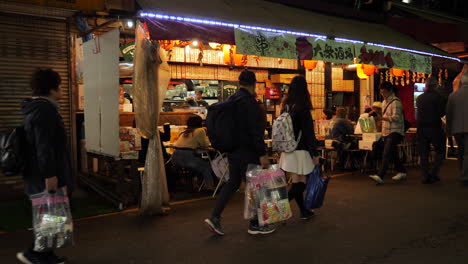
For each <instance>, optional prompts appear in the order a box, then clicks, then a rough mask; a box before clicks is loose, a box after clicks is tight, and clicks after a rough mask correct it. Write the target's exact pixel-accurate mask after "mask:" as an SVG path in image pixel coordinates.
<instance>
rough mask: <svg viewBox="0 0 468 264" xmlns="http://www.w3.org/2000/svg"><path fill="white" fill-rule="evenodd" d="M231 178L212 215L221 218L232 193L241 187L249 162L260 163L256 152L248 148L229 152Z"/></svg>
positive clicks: (225, 185) (217, 200)
mask: <svg viewBox="0 0 468 264" xmlns="http://www.w3.org/2000/svg"><path fill="white" fill-rule="evenodd" d="M228 160H229V180H228V181H227V182H226V183H225V184H224V186H223V188H222V190H221V192H220V194H219V196H218V198H217V199H216V205H215V207H214V209H213V212H212V214H211V216H212V217H213V218H220V217H221V214H222V213H223V211H224V208H225V207H226V205H227V203H228V202H229V200H230V199H231V197H232V195H233V194H234V193H235V192H236V191H237V190H238V189H239V187H240V184H241V182H242V180H243V179H245V174H246V172H247V167H248V165H249V164H259V163H260V160H259V157H258V155H257V154H256V153H254V152H252V151H248V150H237V151H234V152H231V153H228Z"/></svg>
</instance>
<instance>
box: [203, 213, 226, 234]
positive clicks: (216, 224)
mask: <svg viewBox="0 0 468 264" xmlns="http://www.w3.org/2000/svg"><path fill="white" fill-rule="evenodd" d="M205 224H206V225H207V226H208V228H209V229H210V231H211V232H212V233H213V234H215V235H218V236H224V231H223V228H222V227H221V221H220V220H219V219H216V218H213V217H210V218H207V219H205Z"/></svg>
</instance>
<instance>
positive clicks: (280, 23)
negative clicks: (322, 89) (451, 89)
mask: <svg viewBox="0 0 468 264" xmlns="http://www.w3.org/2000/svg"><path fill="white" fill-rule="evenodd" d="M137 2H138V3H139V4H140V6H141V7H142V9H143V11H144V12H145V13H146V15H148V14H149V13H148V12H151V15H153V16H146V17H148V18H149V19H150V20H151V21H153V23H152V24H153V25H152V26H153V27H152V28H151V27H150V31H152V29H154V30H156V28H157V27H156V25H157V23H159V22H158V21H162V20H169V21H170V22H171V23H172V24H167V23H164V24H165V25H166V28H165V29H164V28H163V30H161V28H159V29H158V31H157V34H159V35H161V37H162V39H164V36H162V35H164V34H169V32H171V33H170V37H171V39H181V38H182V39H183V38H194V37H200V36H202V35H203V34H204V33H206V32H208V31H209V30H207V29H210V28H216V29H218V30H217V31H211V33H210V34H208V36H207V35H205V39H206V40H210V41H216V40H217V36H216V34H222V35H224V39H225V40H226V41H229V42H233V37H234V30H233V28H232V27H231V28H230V27H229V26H227V27H226V26H225V25H224V26H222V25H219V24H220V23H218V24H215V23H212V24H209V23H208V22H207V21H205V24H203V23H196V22H195V23H194V21H193V19H198V20H209V21H211V22H212V21H216V22H221V23H226V24H230V25H232V24H237V25H248V26H255V27H262V28H263V29H269V28H272V29H280V30H286V31H294V32H304V33H305V34H306V33H307V34H315V35H318V36H323V37H334V38H335V39H336V40H351V41H363V42H366V43H369V44H382V45H387V46H389V48H392V47H395V48H400V49H408V50H407V51H409V52H417V53H420V54H423V55H433V56H442V57H446V58H453V57H454V56H452V55H451V54H449V53H446V52H444V51H442V50H439V49H437V48H435V47H432V46H430V45H426V44H424V43H421V42H418V41H416V40H414V39H413V38H411V37H409V36H407V35H404V34H402V33H399V32H397V31H395V30H393V29H391V28H389V27H387V26H385V25H381V24H373V23H368V22H360V21H356V20H351V19H346V18H339V17H334V16H327V15H323V14H319V13H315V12H311V11H307V10H302V9H296V8H293V7H288V6H284V5H281V4H275V3H271V2H265V1H261V0H238V1H235V2H231V1H223V0H205V1H199V2H196V3H192V4H190V5H189V4H187V1H184V0H171V1H153V0H137ZM155 14H158V15H167V16H168V17H165V18H163V17H161V16H159V17H158V16H154V15H155ZM187 18H188V20H187ZM160 19H162V20H160ZM199 22H200V21H199ZM195 24H198V25H199V26H198V28H197V30H179V31H173V30H170V29H172V28H174V27H177V26H181V25H195ZM167 25H169V26H167ZM179 28H181V27H179ZM166 39H167V38H166Z"/></svg>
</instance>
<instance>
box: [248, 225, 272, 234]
mask: <svg viewBox="0 0 468 264" xmlns="http://www.w3.org/2000/svg"><path fill="white" fill-rule="evenodd" d="M275 230H276V229H275V228H274V227H273V226H272V225H266V226H259V225H253V224H250V227H249V230H247V233H249V234H251V235H267V234H271V233H273V232H275Z"/></svg>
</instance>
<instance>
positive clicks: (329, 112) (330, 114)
mask: <svg viewBox="0 0 468 264" xmlns="http://www.w3.org/2000/svg"><path fill="white" fill-rule="evenodd" d="M323 113H324V114H325V115H326V116H327V120H330V119H332V118H333V110H331V109H323Z"/></svg>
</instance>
